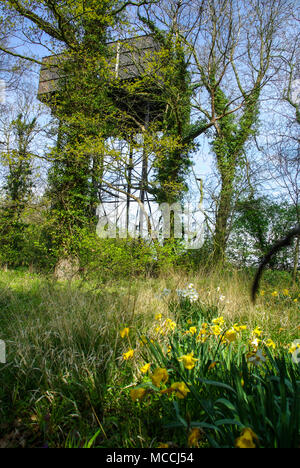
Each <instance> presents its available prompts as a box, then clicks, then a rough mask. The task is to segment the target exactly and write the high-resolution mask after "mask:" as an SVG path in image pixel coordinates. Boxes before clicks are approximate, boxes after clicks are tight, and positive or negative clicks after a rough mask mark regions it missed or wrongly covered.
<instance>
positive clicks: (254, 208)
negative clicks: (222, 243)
mask: <svg viewBox="0 0 300 468" xmlns="http://www.w3.org/2000/svg"><path fill="white" fill-rule="evenodd" d="M296 224H297V209H296V207H295V206H293V205H291V206H286V205H285V204H278V203H276V202H274V201H272V200H270V199H269V198H267V197H260V198H255V197H254V196H250V197H249V198H248V199H245V200H240V201H239V202H238V204H237V209H236V216H235V221H234V223H233V233H232V238H231V241H230V242H229V249H228V250H229V255H230V257H231V258H234V259H237V258H238V259H239V260H238V261H239V262H240V263H241V264H243V265H249V264H251V263H252V262H253V263H256V261H257V260H256V258H257V257H258V258H259V257H263V256H264V255H265V254H266V253H267V252H268V250H269V249H270V247H271V246H272V245H273V244H274V243H275V242H276V241H277V240H278V239H280V238H283V237H284V236H285V234H286V232H288V231H289V230H290V229H291V228H292V227H294V226H295V225H296ZM293 255H294V254H293V246H291V247H289V248H286V249H284V250H283V251H281V252H279V254H278V255H277V257H276V258H274V259H273V260H272V264H271V267H274V268H281V269H285V270H286V269H290V268H291V266H292V265H293V261H294V259H293Z"/></svg>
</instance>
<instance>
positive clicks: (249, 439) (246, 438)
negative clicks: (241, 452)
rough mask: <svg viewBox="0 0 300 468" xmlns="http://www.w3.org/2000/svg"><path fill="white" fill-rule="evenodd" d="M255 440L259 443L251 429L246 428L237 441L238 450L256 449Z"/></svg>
mask: <svg viewBox="0 0 300 468" xmlns="http://www.w3.org/2000/svg"><path fill="white" fill-rule="evenodd" d="M254 440H256V441H258V437H257V435H256V434H255V432H253V431H252V429H251V428H250V427H246V428H245V429H243V430H242V433H241V435H240V437H238V438H237V439H236V441H235V446H236V447H237V448H256V445H255V443H254Z"/></svg>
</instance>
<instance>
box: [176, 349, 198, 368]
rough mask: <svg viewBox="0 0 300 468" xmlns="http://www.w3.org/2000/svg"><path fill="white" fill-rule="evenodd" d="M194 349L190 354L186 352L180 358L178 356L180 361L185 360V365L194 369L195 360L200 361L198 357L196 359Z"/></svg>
mask: <svg viewBox="0 0 300 468" xmlns="http://www.w3.org/2000/svg"><path fill="white" fill-rule="evenodd" d="M193 356H194V351H192V352H191V353H189V354H184V355H183V356H181V357H180V358H178V361H180V362H183V365H184V367H185V368H186V369H189V370H191V369H193V368H194V367H195V362H196V361H198V359H195V358H194V357H193Z"/></svg>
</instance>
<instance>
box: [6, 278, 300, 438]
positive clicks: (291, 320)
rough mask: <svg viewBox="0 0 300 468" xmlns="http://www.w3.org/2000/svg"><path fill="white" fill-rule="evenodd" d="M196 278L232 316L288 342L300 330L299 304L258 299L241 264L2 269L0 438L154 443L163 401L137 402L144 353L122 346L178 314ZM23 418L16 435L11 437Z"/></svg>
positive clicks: (203, 294) (205, 298) (203, 296)
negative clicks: (86, 271)
mask: <svg viewBox="0 0 300 468" xmlns="http://www.w3.org/2000/svg"><path fill="white" fill-rule="evenodd" d="M190 282H193V283H194V285H195V287H196V288H197V290H198V291H199V297H200V300H201V301H202V302H203V303H205V304H206V305H208V306H214V307H215V309H216V311H217V313H219V314H222V315H223V316H224V317H225V318H226V320H228V322H229V323H231V322H232V323H233V322H236V321H240V320H247V321H248V322H249V323H251V325H261V326H262V327H263V328H266V327H267V328H268V332H269V334H271V337H272V336H274V337H275V338H277V339H278V340H279V341H281V342H283V343H285V342H289V341H291V340H292V339H294V338H296V337H297V336H298V335H297V333H298V330H297V326H298V325H299V323H297V319H296V316H297V313H298V305H297V303H293V302H291V301H290V302H283V303H280V301H277V299H276V300H275V299H273V298H272V297H271V296H268V298H267V299H266V297H263V298H260V299H259V301H258V305H257V306H256V307H253V306H252V304H251V303H250V299H249V288H250V278H249V277H247V276H246V275H243V274H241V273H237V272H233V273H228V274H227V275H225V274H223V275H217V274H214V275H212V276H208V275H207V274H204V273H199V274H197V275H195V276H193V277H191V276H189V275H185V274H183V273H182V272H176V271H169V272H168V274H164V275H162V276H161V277H159V278H148V279H145V278H130V279H128V280H127V279H124V280H118V281H114V280H113V279H111V280H107V281H106V282H105V284H102V285H99V284H96V283H94V282H84V283H82V282H80V281H77V282H73V283H68V282H65V283H64V282H61V283H59V282H54V281H53V280H52V279H51V278H47V277H43V276H39V275H33V274H29V273H26V272H17V271H9V272H0V339H2V340H4V341H5V343H6V349H7V364H5V365H4V364H0V381H1V384H0V419H1V425H0V445H1V441H2V444H3V445H4V446H6V445H7V446H18V445H20V440H19V438H18V437H19V436H20V434H22V440H23V442H22V443H23V445H24V444H25V446H43V445H44V444H48V445H50V446H56V447H61V446H84V444H86V445H89V441H91V443H90V445H92V444H94V443H96V442H97V445H98V446H102V447H111V446H112V447H118V446H119V447H120V446H124V447H141V446H142V447H143V446H146V447H149V446H151V444H154V443H155V440H157V439H158V438H159V437H160V436H162V434H161V433H160V432H159V431H163V430H164V429H163V428H162V427H161V429H159V430H158V429H157V432H155V430H154V428H155V424H153V422H154V421H156V420H157V425H156V428H158V427H159V422H160V418H161V414H160V408H159V405H158V404H157V406H155V403H154V406H153V405H152V406H151V408H150V407H149V408H148V410H147V411H145V409H144V410H143V412H142V410H141V408H140V409H139V407H137V406H136V405H134V404H133V403H132V402H131V401H130V399H129V398H128V391H129V390H128V389H129V388H130V386H132V385H133V384H134V382H135V381H137V379H138V376H139V371H138V369H139V367H140V363H141V359H140V354H139V352H137V353H136V354H135V356H134V358H133V359H132V360H131V361H130V363H129V362H125V361H124V359H123V357H122V355H123V353H124V352H125V351H127V349H128V346H131V347H134V348H136V349H137V351H139V335H140V334H142V333H143V331H144V330H147V329H148V328H149V327H150V326H152V324H153V320H154V316H155V315H156V314H158V313H160V314H162V315H163V316H164V317H169V318H171V319H178V317H177V313H178V311H179V309H178V308H177V306H176V298H177V293H176V290H177V289H180V288H183V287H185V286H186V284H187V283H190ZM284 287H286V284H282V288H284ZM165 288H167V289H168V290H170V293H169V294H168V295H167V296H166V295H162V291H163V290H164V289H165ZM172 304H173V306H172ZM125 326H126V327H130V329H132V330H135V331H133V332H132V333H131V335H130V340H131V341H130V342H129V343H128V342H126V341H125V340H122V338H121V337H120V333H119V332H120V330H121V329H122V328H123V327H125ZM281 328H283V329H284V330H283V331H280V332H279V329H281ZM160 339H161V340H162V341H163V340H164V337H161V338H160ZM16 427H17V428H18V434H19V436H18V437H16V438H14V437H13V438H11V437H10V438H8V434H11V431H12V428H16ZM96 432H97V433H98V436H97V438H95V439H92V436H93V435H94V434H95V433H96Z"/></svg>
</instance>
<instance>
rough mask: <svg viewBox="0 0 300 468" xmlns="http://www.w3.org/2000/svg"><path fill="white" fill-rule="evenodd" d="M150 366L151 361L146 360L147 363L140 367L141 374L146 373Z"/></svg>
mask: <svg viewBox="0 0 300 468" xmlns="http://www.w3.org/2000/svg"><path fill="white" fill-rule="evenodd" d="M150 367H151V363H150V362H148V363H147V364H145V365H144V366H143V367H141V373H142V374H147V372H148V371H149V369H150Z"/></svg>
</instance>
